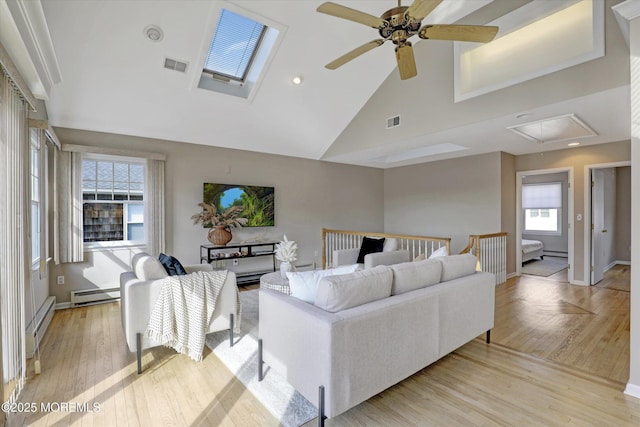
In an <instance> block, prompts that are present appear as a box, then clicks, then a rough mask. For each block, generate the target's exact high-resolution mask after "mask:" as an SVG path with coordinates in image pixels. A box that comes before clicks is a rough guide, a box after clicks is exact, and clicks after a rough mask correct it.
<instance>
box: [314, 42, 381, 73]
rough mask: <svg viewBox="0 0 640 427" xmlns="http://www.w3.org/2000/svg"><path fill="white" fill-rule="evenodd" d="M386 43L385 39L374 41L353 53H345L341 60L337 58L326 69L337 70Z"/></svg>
mask: <svg viewBox="0 0 640 427" xmlns="http://www.w3.org/2000/svg"><path fill="white" fill-rule="evenodd" d="M384 42H385V40H384V39H379V40H372V41H370V42H369V43H365V44H363V45H362V46H360V47H357V48H355V49H353V50H352V51H350V52H347V53H345V54H344V55H342V56H341V57H340V58H337V59H335V60H333V61H331V62H329V63H328V64H327V65H325V68H328V69H330V70H335V69H336V68H338V67H341V66H343V65H344V64H346V63H347V62H349V61H351V60H352V59H356V58H357V57H358V56H360V55H362V54H363V53H367V52H369V51H370V50H371V49H374V48H376V47H378V46H381V45H382V43H384Z"/></svg>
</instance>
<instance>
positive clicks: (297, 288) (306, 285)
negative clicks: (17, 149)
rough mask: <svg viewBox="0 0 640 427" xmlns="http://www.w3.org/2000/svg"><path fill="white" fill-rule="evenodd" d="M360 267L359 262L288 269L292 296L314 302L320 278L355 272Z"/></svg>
mask: <svg viewBox="0 0 640 427" xmlns="http://www.w3.org/2000/svg"><path fill="white" fill-rule="evenodd" d="M358 267H359V266H358V264H352V265H343V266H341V267H336V268H328V269H326V270H312V271H300V272H297V271H288V272H287V279H289V288H290V289H291V296H292V297H294V298H298V299H300V300H302V301H306V302H308V303H311V304H313V303H314V302H315V300H316V292H317V290H318V283H320V279H322V278H323V277H327V276H335V275H336V274H348V273H353V272H354V271H356V270H357V269H358Z"/></svg>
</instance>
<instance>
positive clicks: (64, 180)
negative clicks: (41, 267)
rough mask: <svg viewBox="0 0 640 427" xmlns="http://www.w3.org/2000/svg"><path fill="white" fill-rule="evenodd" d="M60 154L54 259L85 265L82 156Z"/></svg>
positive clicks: (57, 172)
mask: <svg viewBox="0 0 640 427" xmlns="http://www.w3.org/2000/svg"><path fill="white" fill-rule="evenodd" d="M56 155H57V158H56V160H55V163H54V164H55V169H56V171H55V175H54V176H55V183H54V188H55V202H54V203H55V207H54V227H53V238H54V241H55V242H57V243H56V244H55V245H54V252H53V260H54V261H55V263H56V264H61V263H67V262H82V261H84V243H83V233H82V180H81V178H82V153H78V152H69V151H60V152H58V151H56Z"/></svg>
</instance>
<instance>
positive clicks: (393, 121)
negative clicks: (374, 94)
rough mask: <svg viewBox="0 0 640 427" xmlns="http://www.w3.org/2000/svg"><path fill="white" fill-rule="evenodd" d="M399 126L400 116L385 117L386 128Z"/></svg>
mask: <svg viewBox="0 0 640 427" xmlns="http://www.w3.org/2000/svg"><path fill="white" fill-rule="evenodd" d="M398 126H400V116H395V117H390V118H388V119H387V129H391V128H395V127H398Z"/></svg>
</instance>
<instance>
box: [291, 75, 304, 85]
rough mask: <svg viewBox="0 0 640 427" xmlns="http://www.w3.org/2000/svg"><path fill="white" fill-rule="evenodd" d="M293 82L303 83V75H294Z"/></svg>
mask: <svg viewBox="0 0 640 427" xmlns="http://www.w3.org/2000/svg"><path fill="white" fill-rule="evenodd" d="M291 83H293V84H294V85H299V84H300V83H302V76H294V77H293V78H292V79H291Z"/></svg>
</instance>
